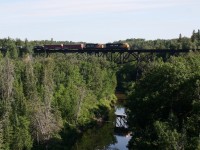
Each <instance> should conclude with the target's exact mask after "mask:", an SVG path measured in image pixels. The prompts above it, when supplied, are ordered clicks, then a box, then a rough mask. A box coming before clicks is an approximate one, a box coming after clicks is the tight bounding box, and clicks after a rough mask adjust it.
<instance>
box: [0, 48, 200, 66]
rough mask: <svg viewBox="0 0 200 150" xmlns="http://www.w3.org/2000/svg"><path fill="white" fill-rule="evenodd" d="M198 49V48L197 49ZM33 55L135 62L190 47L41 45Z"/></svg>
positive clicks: (172, 53) (186, 51)
mask: <svg viewBox="0 0 200 150" xmlns="http://www.w3.org/2000/svg"><path fill="white" fill-rule="evenodd" d="M18 49H19V52H20V53H23V52H24V51H26V48H23V47H19V48H18ZM199 50H200V49H199ZM0 51H1V52H2V53H3V54H6V53H7V49H6V48H0ZM33 52H34V55H40V54H44V55H45V56H49V55H51V54H53V53H63V54H83V55H95V56H97V57H104V58H106V59H107V60H109V61H113V62H116V63H118V64H123V63H127V62H132V61H136V62H137V63H139V62H141V61H151V60H153V58H154V56H155V55H160V56H162V57H163V58H167V57H169V56H171V55H178V54H180V53H188V52H190V49H137V50H135V49H131V50H127V49H123V48H118V49H108V48H99V49H97V48H95V49H91V48H90V49H87V48H84V49H82V50H64V49H44V48H42V47H38V48H34V49H33Z"/></svg>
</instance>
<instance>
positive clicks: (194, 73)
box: [127, 53, 200, 149]
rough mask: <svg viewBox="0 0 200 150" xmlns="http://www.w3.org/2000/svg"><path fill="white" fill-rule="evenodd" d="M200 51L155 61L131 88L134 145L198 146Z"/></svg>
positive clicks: (130, 117) (179, 147) (131, 124)
mask: <svg viewBox="0 0 200 150" xmlns="http://www.w3.org/2000/svg"><path fill="white" fill-rule="evenodd" d="M199 66H200V54H198V53H191V54H190V55H188V56H186V57H172V58H171V59H170V60H169V61H168V62H165V63H164V62H162V61H159V62H153V63H151V64H149V66H147V68H145V69H144V72H143V75H142V77H141V79H140V80H139V81H138V82H136V84H135V86H134V88H133V89H132V91H131V92H130V93H131V95H130V97H129V101H128V105H127V107H128V108H129V111H128V116H129V125H130V127H131V130H132V131H133V133H134V135H133V138H132V140H131V142H130V147H131V148H148V149H155V148H156V149H197V147H198V146H199V145H198V143H199V133H200V128H199V126H200V121H199V113H200V107H199V100H200V97H199V79H200V67H199Z"/></svg>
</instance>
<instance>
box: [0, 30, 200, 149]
mask: <svg viewBox="0 0 200 150" xmlns="http://www.w3.org/2000/svg"><path fill="white" fill-rule="evenodd" d="M116 42H127V43H129V45H130V46H131V49H191V50H192V51H191V52H189V53H187V54H179V55H178V56H171V57H169V58H168V59H167V60H166V59H163V57H161V56H159V55H155V56H154V59H153V61H151V62H149V61H148V62H146V61H145V60H144V61H142V62H140V64H138V63H137V62H131V63H128V64H123V65H117V64H116V63H115V62H110V61H108V60H106V59H105V58H101V57H95V56H92V55H91V56H89V55H82V54H67V55H65V54H52V55H49V56H46V55H43V54H41V55H36V54H34V53H33V47H34V46H36V45H43V44H60V43H74V42H72V41H53V40H44V41H28V39H25V40H21V39H12V38H9V37H8V38H4V39H0V48H1V54H0V71H1V74H0V149H4V150H30V149H72V147H73V141H74V139H75V137H76V136H79V134H80V133H81V132H83V131H84V130H86V129H87V128H91V127H94V126H95V125H96V124H97V123H98V122H103V121H104V120H107V118H108V117H109V112H110V111H111V110H112V108H113V107H114V105H115V103H116V96H115V91H116V88H119V89H122V90H123V91H124V92H125V93H126V94H127V96H128V100H127V102H126V108H127V115H128V125H129V129H130V131H131V132H132V139H131V140H130V142H129V145H128V147H129V149H166V150H171V149H172V150H183V149H188V150H190V149H191V150H193V149H200V53H199V51H198V49H199V47H200V30H198V31H197V32H196V31H193V32H192V34H191V37H182V35H181V34H180V35H179V36H178V38H176V39H169V40H164V39H157V40H145V39H127V40H124V41H116ZM81 43H82V42H81ZM83 43H84V42H83ZM4 48H6V51H5V50H4ZM144 55H145V54H144ZM138 70H139V75H138V74H137V73H138Z"/></svg>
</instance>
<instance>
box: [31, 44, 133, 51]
mask: <svg viewBox="0 0 200 150" xmlns="http://www.w3.org/2000/svg"><path fill="white" fill-rule="evenodd" d="M95 49H96V50H99V49H109V50H112V49H114V50H130V46H129V44H128V43H107V44H94V43H86V44H56V45H43V46H35V47H34V50H95Z"/></svg>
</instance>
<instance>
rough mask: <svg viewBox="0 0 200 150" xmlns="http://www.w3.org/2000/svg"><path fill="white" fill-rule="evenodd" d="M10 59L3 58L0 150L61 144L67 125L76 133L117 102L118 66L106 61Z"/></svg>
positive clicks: (92, 58) (21, 149) (65, 58)
mask: <svg viewBox="0 0 200 150" xmlns="http://www.w3.org/2000/svg"><path fill="white" fill-rule="evenodd" d="M20 43H21V42H20V41H18V42H17V44H20ZM10 56H11V55H10ZM11 58H14V59H10V58H8V57H5V58H3V57H2V58H1V59H0V71H1V74H0V81H1V82H0V91H1V92H0V116H1V119H0V148H1V149H5V150H9V149H18V150H24V149H32V148H33V146H35V145H36V144H35V143H37V145H38V144H39V145H45V146H48V145H50V144H49V141H51V140H52V139H54V141H60V142H62V138H61V134H60V133H62V132H66V131H63V129H64V126H68V127H69V128H76V129H78V128H81V127H84V126H86V125H87V124H90V123H91V122H95V121H96V120H98V119H101V118H100V117H102V115H97V113H96V112H97V111H98V112H99V113H102V114H103V113H104V112H103V111H101V110H100V109H102V108H104V110H106V112H108V110H109V109H110V105H111V103H112V102H113V101H114V100H115V97H113V94H114V91H115V87H116V79H115V69H113V68H115V66H114V65H113V64H111V63H109V62H107V61H106V60H103V59H102V60H98V59H97V58H94V57H88V58H86V57H81V56H78V57H75V56H74V55H71V56H52V57H48V58H43V57H37V58H31V57H30V56H29V55H27V56H24V57H23V58H22V59H17V57H15V55H14V54H12V57H11ZM94 110H95V111H94Z"/></svg>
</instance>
